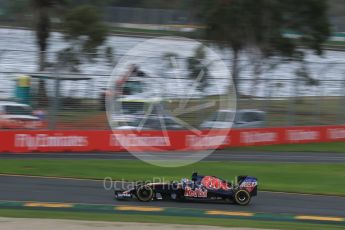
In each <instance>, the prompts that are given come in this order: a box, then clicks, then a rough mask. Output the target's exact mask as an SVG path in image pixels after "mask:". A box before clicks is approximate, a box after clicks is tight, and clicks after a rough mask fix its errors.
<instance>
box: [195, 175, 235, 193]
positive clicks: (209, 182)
mask: <svg viewBox="0 0 345 230" xmlns="http://www.w3.org/2000/svg"><path fill="white" fill-rule="evenodd" d="M201 184H202V185H203V186H204V187H205V188H207V189H211V190H230V189H231V188H230V186H229V185H228V183H227V182H226V181H223V180H220V179H218V178H216V177H212V176H205V177H204V178H203V179H202V180H201Z"/></svg>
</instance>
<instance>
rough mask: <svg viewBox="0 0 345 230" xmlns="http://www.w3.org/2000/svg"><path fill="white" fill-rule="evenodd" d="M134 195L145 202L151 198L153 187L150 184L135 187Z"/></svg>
mask: <svg viewBox="0 0 345 230" xmlns="http://www.w3.org/2000/svg"><path fill="white" fill-rule="evenodd" d="M135 195H136V197H137V198H138V200H140V201H143V202H147V201H150V200H152V198H153V189H152V188H151V187H150V186H147V185H143V186H140V187H138V188H137V189H136V193H135Z"/></svg>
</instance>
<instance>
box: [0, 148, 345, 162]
mask: <svg viewBox="0 0 345 230" xmlns="http://www.w3.org/2000/svg"><path fill="white" fill-rule="evenodd" d="M143 154H145V153H143ZM176 154H178V153H172V152H170V153H168V154H165V155H164V157H165V158H164V159H172V160H173V159H175V158H176ZM179 154H183V153H179ZM196 154H197V153H195V154H194V156H195V155H196ZM155 155H156V156H163V155H162V153H155ZM12 158H13V159H17V158H21V159H31V158H32V159H114V160H137V158H136V157H134V156H133V155H131V154H130V153H128V152H114V153H73V152H70V153H25V154H0V159H12ZM203 161H213V162H217V161H218V162H221V161H244V162H286V163H345V154H342V153H303V152H250V151H248V152H239V151H232V150H219V151H215V152H213V153H212V154H210V155H209V156H208V157H206V158H204V159H203Z"/></svg>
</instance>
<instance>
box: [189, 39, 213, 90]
mask: <svg viewBox="0 0 345 230" xmlns="http://www.w3.org/2000/svg"><path fill="white" fill-rule="evenodd" d="M205 58H206V53H205V50H204V47H203V46H202V45H200V46H199V47H197V48H196V49H195V52H194V56H193V57H189V58H188V59H187V66H188V70H189V75H188V77H189V78H190V79H192V80H193V81H194V82H193V85H196V87H197V89H198V90H201V91H204V90H205V89H206V87H207V86H208V83H209V82H208V80H209V77H210V76H209V72H208V67H209V66H208V65H209V63H205Z"/></svg>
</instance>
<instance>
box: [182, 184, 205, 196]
mask: <svg viewBox="0 0 345 230" xmlns="http://www.w3.org/2000/svg"><path fill="white" fill-rule="evenodd" d="M184 196H185V197H197V198H207V190H203V189H201V188H196V189H195V190H193V189H192V188H190V187H186V189H185V191H184Z"/></svg>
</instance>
